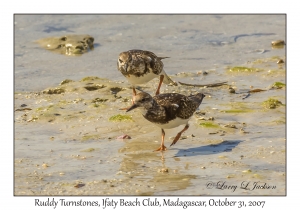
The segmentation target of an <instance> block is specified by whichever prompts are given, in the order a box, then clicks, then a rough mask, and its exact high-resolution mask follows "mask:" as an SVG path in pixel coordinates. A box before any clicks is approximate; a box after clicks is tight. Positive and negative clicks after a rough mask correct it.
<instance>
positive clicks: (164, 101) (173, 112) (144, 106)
mask: <svg viewBox="0 0 300 210" xmlns="http://www.w3.org/2000/svg"><path fill="white" fill-rule="evenodd" d="M204 97H205V95H204V94H202V93H198V94H196V95H191V96H185V95H182V94H178V93H165V94H160V95H156V96H154V97H151V95H149V94H148V93H145V92H140V93H138V94H137V95H136V96H135V97H134V104H133V105H132V106H131V107H130V108H129V109H128V110H127V112H128V111H131V110H132V109H135V108H138V107H141V111H142V115H143V116H144V117H145V118H146V119H147V120H148V121H150V122H152V123H154V124H155V125H157V126H158V127H160V128H161V129H162V143H161V147H160V148H158V149H157V150H161V151H163V150H166V147H165V146H164V129H169V128H175V127H177V126H179V125H183V124H185V127H184V129H183V130H182V131H180V132H179V133H178V134H177V135H176V137H175V139H174V140H173V142H172V144H171V146H172V145H174V144H175V143H176V142H177V141H178V140H179V138H180V136H181V134H182V133H183V132H184V131H185V130H187V129H188V127H189V125H188V121H189V119H190V118H191V117H192V115H193V113H194V112H195V111H196V110H197V108H198V107H199V106H200V104H201V102H202V100H203V98H204Z"/></svg>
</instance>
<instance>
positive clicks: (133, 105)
mask: <svg viewBox="0 0 300 210" xmlns="http://www.w3.org/2000/svg"><path fill="white" fill-rule="evenodd" d="M135 108H138V105H136V104H132V106H131V107H129V108H128V109H127V110H126V112H129V111H131V110H133V109H135Z"/></svg>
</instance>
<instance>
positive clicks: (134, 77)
mask: <svg viewBox="0 0 300 210" xmlns="http://www.w3.org/2000/svg"><path fill="white" fill-rule="evenodd" d="M164 58H168V57H157V56H156V55H155V54H154V53H153V52H150V51H145V50H129V51H126V52H122V53H120V55H119V59H118V63H117V65H118V70H119V71H120V72H121V73H122V74H123V75H124V76H125V77H126V78H127V79H128V81H129V82H130V83H131V84H132V85H133V87H132V91H133V95H136V91H135V85H137V84H144V83H146V82H149V81H150V80H152V79H154V78H156V77H158V76H159V84H158V87H157V90H156V95H158V94H159V90H160V86H161V84H162V82H163V83H165V84H172V85H177V83H176V82H174V81H173V80H172V79H171V78H170V77H169V76H168V75H167V74H166V72H165V71H164V69H163V66H164V64H163V62H162V61H161V60H162V59H164Z"/></svg>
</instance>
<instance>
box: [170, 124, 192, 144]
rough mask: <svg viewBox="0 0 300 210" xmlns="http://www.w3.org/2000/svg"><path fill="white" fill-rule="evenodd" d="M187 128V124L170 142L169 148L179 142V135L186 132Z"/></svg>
mask: <svg viewBox="0 0 300 210" xmlns="http://www.w3.org/2000/svg"><path fill="white" fill-rule="evenodd" d="M188 128H189V124H186V125H185V127H184V128H183V129H182V131H180V132H179V133H177V135H176V137H175V139H174V140H173V142H172V144H171V145H170V146H172V145H174V144H176V142H177V141H178V140H179V138H180V136H181V134H182V133H183V132H184V131H186V130H187V129H188Z"/></svg>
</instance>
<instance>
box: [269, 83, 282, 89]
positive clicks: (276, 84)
mask: <svg viewBox="0 0 300 210" xmlns="http://www.w3.org/2000/svg"><path fill="white" fill-rule="evenodd" d="M272 87H274V88H277V89H280V88H283V87H285V84H284V83H282V82H274V83H273V85H272Z"/></svg>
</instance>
